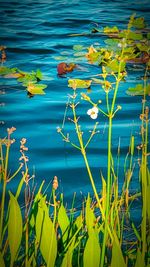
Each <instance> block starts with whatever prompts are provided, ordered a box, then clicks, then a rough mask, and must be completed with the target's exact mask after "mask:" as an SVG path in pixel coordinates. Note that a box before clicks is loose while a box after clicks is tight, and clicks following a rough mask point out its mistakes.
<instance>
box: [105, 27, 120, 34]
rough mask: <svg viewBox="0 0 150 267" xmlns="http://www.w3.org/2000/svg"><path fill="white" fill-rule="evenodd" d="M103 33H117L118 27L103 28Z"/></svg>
mask: <svg viewBox="0 0 150 267" xmlns="http://www.w3.org/2000/svg"><path fill="white" fill-rule="evenodd" d="M104 33H119V29H118V27H116V26H114V27H105V28H104Z"/></svg>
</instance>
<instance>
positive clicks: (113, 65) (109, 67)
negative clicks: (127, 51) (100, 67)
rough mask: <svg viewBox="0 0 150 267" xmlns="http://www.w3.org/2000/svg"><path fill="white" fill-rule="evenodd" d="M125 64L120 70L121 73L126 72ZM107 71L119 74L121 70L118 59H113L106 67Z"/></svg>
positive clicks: (123, 63)
mask: <svg viewBox="0 0 150 267" xmlns="http://www.w3.org/2000/svg"><path fill="white" fill-rule="evenodd" d="M125 65H126V64H125V62H122V64H121V68H120V71H121V72H122V71H124V69H125ZM106 70H107V71H108V72H112V71H113V72H118V70H119V61H118V60H117V59H113V60H111V61H110V62H109V63H108V64H107V67H106Z"/></svg>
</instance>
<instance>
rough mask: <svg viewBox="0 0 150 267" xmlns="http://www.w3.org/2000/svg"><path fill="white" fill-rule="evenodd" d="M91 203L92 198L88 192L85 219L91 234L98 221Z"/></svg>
mask: <svg viewBox="0 0 150 267" xmlns="http://www.w3.org/2000/svg"><path fill="white" fill-rule="evenodd" d="M90 205H91V199H90V195H89V194H88V198H87V201H86V210H85V220H86V226H87V229H88V234H90V232H91V231H92V230H93V227H94V224H95V222H96V218H95V215H94V212H93V210H92V209H91V207H90Z"/></svg>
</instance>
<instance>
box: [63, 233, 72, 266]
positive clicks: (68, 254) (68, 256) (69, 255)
mask: <svg viewBox="0 0 150 267" xmlns="http://www.w3.org/2000/svg"><path fill="white" fill-rule="evenodd" d="M74 243H75V237H74V238H73V240H72V243H71V245H70V246H69V248H68V250H67V252H66V254H65V257H64V259H63V262H62V265H61V267H72V256H73V250H74Z"/></svg>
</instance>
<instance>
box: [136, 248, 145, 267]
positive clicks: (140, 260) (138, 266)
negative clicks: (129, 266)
mask: <svg viewBox="0 0 150 267" xmlns="http://www.w3.org/2000/svg"><path fill="white" fill-rule="evenodd" d="M142 266H143V267H144V266H145V263H144V259H143V257H142V253H141V251H140V250H139V249H138V251H137V258H136V263H135V266H134V267H142Z"/></svg>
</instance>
